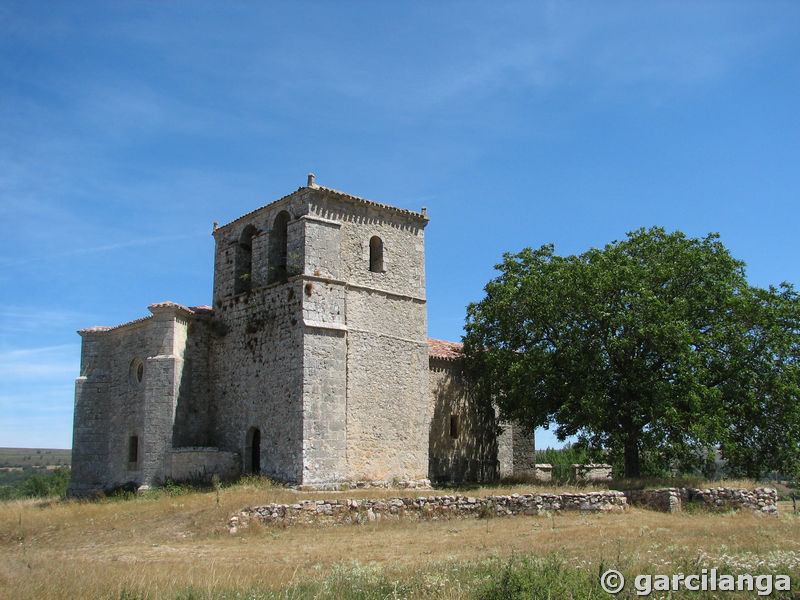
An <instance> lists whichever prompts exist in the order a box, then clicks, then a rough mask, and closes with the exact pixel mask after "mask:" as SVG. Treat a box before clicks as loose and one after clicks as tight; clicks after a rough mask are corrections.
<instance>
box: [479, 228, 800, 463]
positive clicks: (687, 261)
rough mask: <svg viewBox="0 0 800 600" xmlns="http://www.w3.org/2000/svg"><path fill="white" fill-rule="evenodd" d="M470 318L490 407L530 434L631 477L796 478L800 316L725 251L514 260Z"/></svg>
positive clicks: (649, 242) (614, 248)
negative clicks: (604, 455) (705, 468)
mask: <svg viewBox="0 0 800 600" xmlns="http://www.w3.org/2000/svg"><path fill="white" fill-rule="evenodd" d="M496 268H497V269H498V270H499V271H500V275H499V276H498V277H496V278H495V279H492V280H491V281H490V282H489V283H488V284H487V285H486V288H485V292H486V297H485V298H484V299H483V300H481V301H480V302H477V303H473V304H470V305H469V306H468V308H467V324H466V335H465V338H464V344H465V352H466V354H467V356H468V357H469V362H468V365H469V370H470V373H471V374H472V376H473V379H474V383H475V390H476V393H477V394H478V396H479V397H481V398H484V399H485V400H486V401H487V402H492V403H495V404H497V405H498V406H499V407H500V410H501V415H502V416H503V418H505V419H508V420H512V421H515V422H518V423H521V424H523V425H525V426H527V427H531V428H533V427H540V426H544V427H547V426H548V425H549V424H550V423H555V424H556V425H557V429H556V434H557V436H558V437H559V438H560V439H564V438H566V437H567V436H578V438H579V440H580V442H581V443H582V444H585V445H587V446H589V447H593V448H597V449H600V448H602V449H604V450H606V451H608V452H610V453H611V454H612V455H613V456H615V457H617V458H619V459H620V460H621V461H622V462H623V464H624V468H625V474H626V475H627V476H634V477H635V476H639V475H640V474H641V473H642V472H643V471H646V470H651V469H664V468H667V467H668V466H670V465H676V464H677V465H679V466H680V467H682V468H688V467H694V466H698V465H699V464H701V463H702V462H703V461H704V460H705V459H706V458H707V457H708V456H709V453H710V452H713V451H714V449H715V448H717V447H719V448H720V449H721V451H722V452H723V455H724V457H725V458H726V459H727V460H728V461H729V466H730V468H731V470H732V471H734V472H736V473H742V474H747V475H757V474H758V473H759V472H763V471H766V470H771V469H778V470H782V471H784V472H787V471H794V470H796V468H797V465H798V459H800V450H799V449H798V444H800V407H798V397H800V369H799V368H798V365H799V364H800V362H799V361H798V358H799V357H800V344H798V340H800V336H799V332H800V300H799V299H798V295H797V293H796V292H795V291H794V289H793V288H792V286H791V285H789V284H781V286H780V288H778V289H776V288H772V287H771V288H769V289H760V288H756V287H752V286H750V285H748V283H747V280H746V277H745V271H744V263H742V262H741V261H738V260H736V259H734V258H733V257H732V256H731V255H730V253H729V251H728V250H727V249H726V248H725V247H724V246H723V244H722V243H721V242H720V241H719V236H718V235H715V234H709V235H708V236H706V237H705V238H702V239H696V238H689V237H687V236H685V235H684V234H682V233H680V232H674V233H667V232H666V231H665V230H664V229H662V228H657V227H654V228H651V229H639V230H637V231H634V232H631V233H629V234H628V236H627V239H625V240H622V241H614V242H611V243H610V244H608V245H606V246H605V247H604V248H603V249H596V248H593V249H591V250H589V251H587V252H584V253H583V254H580V255H571V256H566V257H562V256H558V255H556V254H555V252H554V248H553V246H552V245H545V246H542V247H541V248H539V249H538V250H533V249H530V248H526V249H524V250H523V251H522V252H520V253H519V254H505V255H504V260H503V262H502V263H501V264H500V265H497V267H496Z"/></svg>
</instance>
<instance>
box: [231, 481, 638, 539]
mask: <svg viewBox="0 0 800 600" xmlns="http://www.w3.org/2000/svg"><path fill="white" fill-rule="evenodd" d="M626 507H627V500H626V498H625V494H623V493H622V492H615V491H607V492H606V491H604V492H587V493H577V494H511V495H510V496H486V497H483V498H472V497H469V496H419V497H408V498H385V499H345V498H342V499H338V500H302V501H300V502H298V503H296V504H267V505H264V506H251V507H248V508H246V509H244V510H243V511H242V512H240V513H239V514H238V515H235V516H233V517H231V519H230V522H229V526H230V528H231V531H232V533H235V531H236V529H237V528H238V527H241V526H242V525H243V524H245V523H246V522H247V521H248V520H250V519H252V518H256V519H259V520H261V521H262V522H264V523H277V524H290V523H320V524H325V523H329V524H330V523H364V522H369V521H378V520H381V519H391V520H399V519H411V520H420V519H424V520H431V521H437V520H440V519H453V518H469V517H490V516H498V517H503V516H510V515H519V514H526V515H536V514H540V513H544V512H550V511H563V510H579V511H592V512H594V511H619V510H625V508H626Z"/></svg>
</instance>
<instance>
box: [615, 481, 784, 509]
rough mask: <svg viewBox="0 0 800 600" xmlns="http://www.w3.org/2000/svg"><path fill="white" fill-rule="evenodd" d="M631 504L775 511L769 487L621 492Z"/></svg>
mask: <svg viewBox="0 0 800 600" xmlns="http://www.w3.org/2000/svg"><path fill="white" fill-rule="evenodd" d="M625 496H626V498H627V499H628V503H629V504H630V505H631V506H642V507H644V508H651V509H653V510H660V511H663V512H678V511H681V510H683V506H685V505H687V504H688V503H692V504H695V505H697V506H700V507H702V508H704V509H706V510H717V511H720V510H756V511H760V512H762V513H767V514H778V492H777V490H775V489H773V488H756V489H754V490H748V489H745V488H724V487H719V488H708V489H704V490H700V489H697V488H660V489H656V490H629V491H627V492H625Z"/></svg>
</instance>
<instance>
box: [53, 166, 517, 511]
mask: <svg viewBox="0 0 800 600" xmlns="http://www.w3.org/2000/svg"><path fill="white" fill-rule="evenodd" d="M427 224H428V217H427V214H426V209H425V208H423V209H422V211H421V212H413V211H410V210H405V209H401V208H396V207H393V206H388V205H385V204H379V203H377V202H373V201H370V200H366V199H364V198H359V197H356V196H352V195H350V194H346V193H343V192H339V191H336V190H333V189H329V188H326V187H322V186H320V185H317V184H316V183H315V182H314V177H313V175H309V178H308V183H307V185H306V186H304V187H301V188H299V189H298V190H297V191H295V192H293V193H291V194H289V195H288V196H285V197H283V198H280V199H279V200H276V201H274V202H272V203H270V204H268V205H266V206H263V207H261V208H259V209H256V210H254V211H252V212H250V213H248V214H246V215H244V216H242V217H239V218H238V219H236V220H234V221H232V222H230V223H228V224H227V225H224V226H222V227H217V225H216V223H215V224H214V231H213V237H214V240H215V252H214V290H213V303H212V306H195V307H186V306H181V305H179V304H175V303H172V302H162V303H158V304H152V305H150V306H149V307H148V310H149V311H150V313H151V314H150V315H148V316H146V317H143V318H140V319H136V320H134V321H130V322H128V323H125V324H122V325H117V326H114V327H91V328H89V329H83V330H80V331H79V332H78V333H79V334H80V336H81V338H82V350H81V371H80V376H79V377H78V378H77V380H76V383H75V413H74V431H73V449H72V481H71V484H70V490H69V493H70V494H71V495H72V496H75V497H80V496H87V495H92V494H96V493H97V492H98V491H102V490H108V489H112V488H114V487H118V486H122V485H135V486H137V487H140V488H142V487H144V488H146V487H147V486H152V485H157V484H159V483H161V482H163V481H165V480H168V479H173V480H186V479H199V478H207V477H210V476H212V475H214V474H217V475H219V476H220V477H223V478H230V477H235V476H237V475H240V474H242V473H263V474H265V475H267V476H269V477H272V478H274V479H277V480H280V481H285V482H289V483H292V484H295V485H300V486H308V487H311V488H315V487H321V488H326V487H336V486H340V485H343V484H349V485H359V486H366V485H387V484H392V483H393V484H395V485H402V486H417V485H427V484H428V483H429V482H430V481H434V482H438V481H464V480H471V481H482V480H491V479H496V478H498V477H499V476H501V475H511V474H523V473H529V472H531V470H532V468H533V464H532V463H533V452H532V451H533V439H532V436H531V435H528V434H526V433H524V432H522V431H521V430H520V428H515V427H512V426H510V425H499V424H498V423H497V422H496V417H495V413H494V411H493V410H492V409H491V408H487V407H484V406H480V405H478V404H477V403H475V402H473V401H472V400H471V398H470V395H469V390H468V386H467V384H466V382H465V380H464V378H463V376H462V372H461V368H462V354H461V347H460V344H456V343H453V342H444V341H439V340H433V339H430V338H427V305H426V300H425V237H424V232H425V226H426V225H427Z"/></svg>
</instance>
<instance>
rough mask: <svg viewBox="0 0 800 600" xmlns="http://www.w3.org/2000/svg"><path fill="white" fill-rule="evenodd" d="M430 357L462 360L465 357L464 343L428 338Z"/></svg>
mask: <svg viewBox="0 0 800 600" xmlns="http://www.w3.org/2000/svg"><path fill="white" fill-rule="evenodd" d="M428 357H429V358H438V359H440V360H460V359H462V358H464V344H459V343H458V342H446V341H444V340H435V339H433V338H428Z"/></svg>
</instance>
